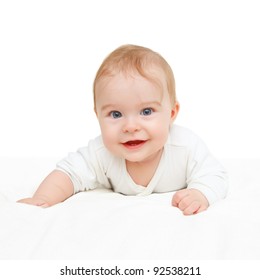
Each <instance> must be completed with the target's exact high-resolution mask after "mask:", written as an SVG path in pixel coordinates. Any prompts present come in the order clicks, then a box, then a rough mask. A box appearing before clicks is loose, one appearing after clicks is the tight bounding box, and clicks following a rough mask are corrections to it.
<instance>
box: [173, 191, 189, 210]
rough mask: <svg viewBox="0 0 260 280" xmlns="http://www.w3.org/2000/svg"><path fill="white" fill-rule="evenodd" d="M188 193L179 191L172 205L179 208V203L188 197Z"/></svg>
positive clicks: (174, 196)
mask: <svg viewBox="0 0 260 280" xmlns="http://www.w3.org/2000/svg"><path fill="white" fill-rule="evenodd" d="M188 194H189V193H188V192H187V190H186V189H185V190H180V191H177V192H176V193H175V194H174V195H173V197H172V205H173V206H175V207H179V206H178V205H179V203H180V201H181V200H182V199H183V198H185V197H186V196H188Z"/></svg>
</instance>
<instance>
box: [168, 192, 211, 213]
mask: <svg viewBox="0 0 260 280" xmlns="http://www.w3.org/2000/svg"><path fill="white" fill-rule="evenodd" d="M172 205H173V206H175V207H178V208H179V209H180V210H181V211H182V212H183V214H184V215H192V214H197V213H200V212H202V211H204V210H206V209H207V208H208V207H209V202H208V200H207V198H206V197H205V196H204V195H203V194H202V192H200V191H199V190H196V189H183V190H180V191H177V192H176V193H175V194H174V196H173V198H172Z"/></svg>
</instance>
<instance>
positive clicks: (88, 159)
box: [56, 140, 107, 193]
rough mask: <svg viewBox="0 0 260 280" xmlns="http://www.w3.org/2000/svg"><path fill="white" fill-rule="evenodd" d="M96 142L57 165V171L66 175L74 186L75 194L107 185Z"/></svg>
mask: <svg viewBox="0 0 260 280" xmlns="http://www.w3.org/2000/svg"><path fill="white" fill-rule="evenodd" d="M93 142H94V140H92V141H90V143H89V145H88V146H87V147H83V148H80V149H78V151H77V152H74V153H69V154H68V156H67V157H66V158H64V159H63V160H61V161H60V162H58V163H57V165H56V169H57V170H60V171H62V172H64V173H66V174H67V175H68V176H69V177H70V179H71V181H72V183H73V186H74V193H77V192H80V191H87V190H91V189H95V188H97V187H100V186H101V185H107V184H106V183H107V182H106V181H105V180H104V178H105V176H104V174H103V170H102V166H100V163H99V161H98V157H97V148H96V146H95V143H93Z"/></svg>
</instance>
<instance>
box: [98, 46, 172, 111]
mask: <svg viewBox="0 0 260 280" xmlns="http://www.w3.org/2000/svg"><path fill="white" fill-rule="evenodd" d="M149 66H156V67H158V68H160V69H161V70H162V71H163V72H164V74H165V79H166V84H167V89H168V92H169V96H170V100H171V105H172V106H174V104H175V101H176V93H175V80H174V75H173V72H172V69H171V67H170V65H169V64H168V63H167V61H166V60H165V59H164V58H163V57H162V56H161V55H160V54H159V53H156V52H154V51H152V50H151V49H148V48H145V47H141V46H136V45H123V46H121V47H119V48H117V49H115V50H114V51H113V52H111V53H110V54H109V55H108V56H107V57H106V58H105V60H104V61H103V63H102V64H101V66H100V67H99V69H98V71H97V73H96V77H95V79H94V84H93V92H94V106H95V107H96V94H95V91H96V85H97V82H98V81H99V80H101V79H103V78H108V77H112V76H114V75H115V74H117V73H120V72H121V73H123V74H129V73H136V72H137V73H138V74H140V75H141V76H142V77H144V78H146V79H148V80H152V81H154V82H156V81H157V80H158V79H157V77H155V75H154V74H153V75H152V74H151V72H149V70H150V67H149Z"/></svg>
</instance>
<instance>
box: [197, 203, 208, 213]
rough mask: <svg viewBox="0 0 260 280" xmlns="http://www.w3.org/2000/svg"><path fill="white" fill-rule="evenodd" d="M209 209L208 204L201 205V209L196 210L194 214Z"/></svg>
mask: <svg viewBox="0 0 260 280" xmlns="http://www.w3.org/2000/svg"><path fill="white" fill-rule="evenodd" d="M207 209H208V206H206V205H200V207H199V209H198V210H197V211H196V212H194V214H198V213H201V212H203V211H205V210H207Z"/></svg>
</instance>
